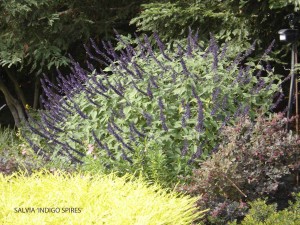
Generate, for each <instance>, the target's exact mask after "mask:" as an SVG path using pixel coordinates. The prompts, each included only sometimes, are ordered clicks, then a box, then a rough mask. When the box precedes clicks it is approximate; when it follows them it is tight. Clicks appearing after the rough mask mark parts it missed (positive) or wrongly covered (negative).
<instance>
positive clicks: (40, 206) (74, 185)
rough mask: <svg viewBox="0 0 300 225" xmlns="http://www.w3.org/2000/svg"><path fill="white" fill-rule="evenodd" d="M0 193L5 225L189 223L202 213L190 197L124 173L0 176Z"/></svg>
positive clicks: (194, 200)
mask: <svg viewBox="0 0 300 225" xmlns="http://www.w3.org/2000/svg"><path fill="white" fill-rule="evenodd" d="M0 191H1V193H2V194H1V196H0V209H1V212H0V224H6V225H9V224H14V225H29V224H30V225H31V224H51V225H55V224H65V223H66V221H68V223H70V224H80V225H82V224H111V225H116V224H143V225H147V224H149V225H150V224H151V225H152V224H170V225H171V224H191V223H192V222H193V220H194V219H195V218H197V217H199V216H200V217H201V215H202V214H203V213H199V212H195V202H196V199H195V198H191V197H188V196H183V195H180V194H178V193H176V192H172V191H171V192H170V191H169V192H166V191H164V190H163V189H161V188H160V187H159V186H158V185H156V184H151V186H150V185H148V184H147V183H145V181H143V180H142V179H141V178H139V179H133V177H132V176H129V175H127V176H124V177H122V178H120V177H116V176H115V175H112V174H111V175H107V176H103V175H93V176H91V175H89V174H80V173H79V174H67V173H63V172H59V171H56V172H55V173H53V174H52V173H49V172H45V171H40V172H38V173H34V174H32V175H31V176H26V175H24V174H22V173H19V174H16V173H15V174H13V175H11V176H3V175H2V174H0ZM45 208H48V209H45ZM70 208H73V210H71V209H70ZM26 210H27V212H26ZM43 210H44V211H43ZM47 210H48V211H47ZM25 212H26V213H25Z"/></svg>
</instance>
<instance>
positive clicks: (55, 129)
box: [40, 113, 64, 132]
mask: <svg viewBox="0 0 300 225" xmlns="http://www.w3.org/2000/svg"><path fill="white" fill-rule="evenodd" d="M40 116H41V119H42V121H43V123H44V124H45V125H46V126H47V127H48V128H49V129H50V130H54V131H57V132H64V131H63V130H62V129H60V128H58V127H56V126H55V125H54V124H53V123H54V121H52V122H51V121H49V120H48V119H47V118H46V116H45V115H44V114H43V113H40Z"/></svg>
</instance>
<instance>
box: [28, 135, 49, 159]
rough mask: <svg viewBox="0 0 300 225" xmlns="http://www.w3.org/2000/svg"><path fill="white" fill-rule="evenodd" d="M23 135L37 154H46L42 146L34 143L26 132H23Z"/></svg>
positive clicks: (43, 155)
mask: <svg viewBox="0 0 300 225" xmlns="http://www.w3.org/2000/svg"><path fill="white" fill-rule="evenodd" d="M22 137H24V138H25V139H26V141H27V143H29V145H30V147H31V148H32V149H33V151H34V152H35V154H37V155H40V156H42V157H45V156H46V152H45V151H44V150H43V149H42V148H40V147H39V146H37V145H36V144H34V143H33V142H32V141H31V139H30V138H28V137H27V136H26V135H25V134H24V133H23V134H22Z"/></svg>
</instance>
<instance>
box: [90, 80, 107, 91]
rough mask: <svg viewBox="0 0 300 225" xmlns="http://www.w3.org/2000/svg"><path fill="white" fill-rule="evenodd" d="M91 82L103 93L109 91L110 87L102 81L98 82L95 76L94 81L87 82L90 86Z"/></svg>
mask: <svg viewBox="0 0 300 225" xmlns="http://www.w3.org/2000/svg"><path fill="white" fill-rule="evenodd" d="M90 80H91V81H92V82H93V83H94V84H95V85H96V87H97V88H99V89H100V90H101V91H103V92H107V91H108V87H106V86H105V85H104V84H103V82H102V81H101V79H99V81H98V80H97V78H96V77H95V76H92V79H89V80H88V81H87V82H88V83H89V84H91V83H90Z"/></svg>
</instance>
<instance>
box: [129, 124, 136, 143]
mask: <svg viewBox="0 0 300 225" xmlns="http://www.w3.org/2000/svg"><path fill="white" fill-rule="evenodd" d="M129 130H130V136H129V139H130V140H131V141H133V142H137V140H136V138H135V132H134V130H133V127H132V126H131V124H130V125H129Z"/></svg>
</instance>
